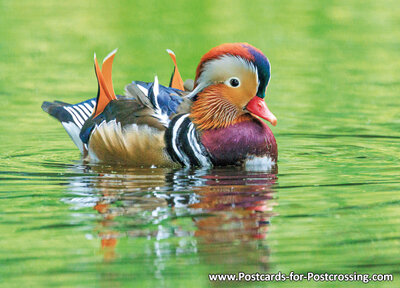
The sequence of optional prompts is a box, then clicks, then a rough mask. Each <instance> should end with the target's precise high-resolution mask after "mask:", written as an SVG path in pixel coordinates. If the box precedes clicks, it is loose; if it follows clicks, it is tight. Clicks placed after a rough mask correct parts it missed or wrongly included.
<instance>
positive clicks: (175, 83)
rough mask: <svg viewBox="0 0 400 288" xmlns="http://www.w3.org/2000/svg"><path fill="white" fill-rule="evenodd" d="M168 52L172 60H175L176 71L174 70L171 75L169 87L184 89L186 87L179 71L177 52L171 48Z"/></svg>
mask: <svg viewBox="0 0 400 288" xmlns="http://www.w3.org/2000/svg"><path fill="white" fill-rule="evenodd" d="M167 52H168V54H169V56H171V58H172V61H173V62H174V71H173V72H172V75H171V80H170V82H169V87H171V88H175V89H179V90H182V91H184V90H185V88H184V86H183V80H182V77H181V74H180V73H179V70H178V64H177V63H176V56H175V53H174V52H173V51H172V50H170V49H167Z"/></svg>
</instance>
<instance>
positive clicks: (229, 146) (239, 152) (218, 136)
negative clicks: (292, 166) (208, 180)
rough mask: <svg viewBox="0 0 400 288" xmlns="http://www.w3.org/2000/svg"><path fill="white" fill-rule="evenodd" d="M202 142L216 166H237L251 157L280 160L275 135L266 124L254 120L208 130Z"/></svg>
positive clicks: (203, 135)
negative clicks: (267, 157)
mask: <svg viewBox="0 0 400 288" xmlns="http://www.w3.org/2000/svg"><path fill="white" fill-rule="evenodd" d="M201 142H202V143H203V145H204V146H205V147H206V148H207V150H208V151H209V153H210V154H211V155H212V157H213V160H214V162H215V163H214V164H216V165H235V164H238V163H240V162H242V161H244V160H246V159H247V158H248V157H249V156H257V157H264V156H269V157H271V158H272V159H273V160H275V161H276V160H277V158H278V147H277V145H276V141H275V137H274V134H272V131H271V129H269V127H268V126H267V124H265V123H264V122H262V121H260V120H258V119H256V118H254V119H252V120H249V121H243V122H240V123H237V124H234V125H231V126H229V127H226V128H219V129H212V130H206V131H204V132H203V133H202V135H201Z"/></svg>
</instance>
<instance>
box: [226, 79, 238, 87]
mask: <svg viewBox="0 0 400 288" xmlns="http://www.w3.org/2000/svg"><path fill="white" fill-rule="evenodd" d="M224 83H225V85H227V86H229V87H232V88H238V87H240V84H241V82H240V79H239V78H238V77H231V78H229V79H228V80H226V81H225V82H224Z"/></svg>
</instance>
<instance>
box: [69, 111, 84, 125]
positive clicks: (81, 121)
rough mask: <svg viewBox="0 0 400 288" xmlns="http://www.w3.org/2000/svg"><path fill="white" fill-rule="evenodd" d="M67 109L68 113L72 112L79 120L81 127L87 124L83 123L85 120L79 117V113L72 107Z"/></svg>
mask: <svg viewBox="0 0 400 288" xmlns="http://www.w3.org/2000/svg"><path fill="white" fill-rule="evenodd" d="M65 109H67V110H68V111H70V112H71V113H74V114H75V117H76V119H78V121H79V123H80V124H81V126H82V125H83V123H85V121H83V119H82V118H81V116H79V113H78V112H76V111H75V110H74V109H73V108H72V107H65Z"/></svg>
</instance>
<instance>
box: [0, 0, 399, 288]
mask: <svg viewBox="0 0 400 288" xmlns="http://www.w3.org/2000/svg"><path fill="white" fill-rule="evenodd" d="M0 14H1V16H0V101H1V106H0V111H1V112H0V197H1V200H0V286H1V287H46V286H47V287H207V286H220V285H218V284H217V283H211V282H209V280H208V274H209V273H223V272H225V273H237V272H239V271H245V272H249V273H251V272H256V271H258V272H260V273H276V272H278V271H281V272H283V273H289V272H290V271H295V272H296V273H306V272H308V271H312V272H315V273H323V272H331V273H353V272H354V271H357V272H358V273H371V274H373V273H391V274H393V275H394V279H395V280H394V282H386V283H385V282H381V283H377V282H376V283H369V284H362V283H361V282H352V283H350V282H347V283H345V282H342V283H341V282H325V283H317V282H288V281H286V282H284V283H242V286H243V287H264V286H267V287H399V285H400V283H399V278H400V275H399V272H400V265H399V264H400V217H399V216H400V188H399V187H400V186H399V184H400V175H399V168H400V165H399V158H400V132H399V131H400V130H399V128H400V120H399V119H400V105H399V104H400V103H399V95H398V94H399V90H400V82H399V75H400V61H399V51H400V41H399V39H400V28H399V27H400V17H399V15H400V5H399V4H398V1H395V0H393V1H368V0H367V1H361V0H359V1H357V0H351V1H348V0H346V1H345V0H340V1H339V0H338V1H312V0H301V1H201V2H200V1H199V2H189V1H143V2H140V3H134V2H133V1H76V0H71V1H43V0H36V1H6V0H0ZM238 41H245V42H249V43H251V44H253V45H254V46H256V47H258V48H260V49H261V50H262V51H264V53H265V54H266V55H267V56H268V58H269V59H270V61H271V64H272V79H271V82H270V86H269V88H268V93H267V94H268V95H267V103H268V106H269V108H270V109H271V111H273V112H274V114H275V115H276V116H277V117H278V120H279V121H278V126H277V127H274V128H273V132H274V134H275V135H276V139H277V142H278V147H279V163H278V169H277V170H276V171H275V170H274V171H269V172H245V171H241V170H240V169H223V170H221V169H215V170H164V169H150V170H145V169H122V168H118V167H102V166H91V167H88V166H85V165H84V164H83V163H82V162H81V160H80V155H79V152H78V150H77V149H76V148H75V147H74V145H73V143H72V142H71V141H70V139H69V137H68V136H67V134H66V133H65V132H64V130H63V128H62V126H61V125H60V124H59V123H57V122H56V121H55V120H54V119H51V118H50V117H49V116H48V115H46V114H45V113H43V112H42V111H41V109H40V105H41V102H42V101H44V100H54V99H58V100H64V101H67V102H78V101H81V100H84V99H87V98H89V97H94V96H95V94H96V90H97V84H96V80H95V76H94V72H93V65H92V61H93V52H94V51H96V52H97V54H98V55H99V57H100V58H102V57H103V56H105V55H107V53H108V52H110V51H111V50H113V49H114V48H116V47H118V48H119V52H118V54H117V56H116V60H115V64H114V75H113V79H114V87H115V89H116V92H117V93H122V92H123V87H124V85H125V84H126V83H129V82H130V81H131V80H134V79H136V80H145V81H151V80H152V78H153V77H154V75H156V74H157V75H158V76H159V78H160V80H161V83H163V84H167V83H168V80H169V76H170V73H171V70H172V66H171V65H172V64H171V61H170V59H169V57H168V55H167V54H166V52H165V49H166V48H170V49H172V50H174V52H175V53H176V54H177V56H178V62H179V66H180V71H181V74H182V75H183V76H184V77H185V78H192V77H193V76H194V71H195V67H196V65H197V63H198V61H199V59H200V57H201V56H202V54H203V53H205V52H206V51H208V49H210V48H211V47H213V46H216V45H218V44H221V43H223V42H238ZM231 284H232V283H231Z"/></svg>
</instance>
